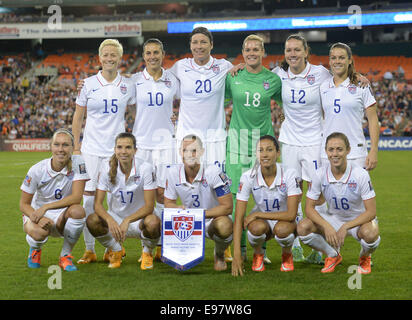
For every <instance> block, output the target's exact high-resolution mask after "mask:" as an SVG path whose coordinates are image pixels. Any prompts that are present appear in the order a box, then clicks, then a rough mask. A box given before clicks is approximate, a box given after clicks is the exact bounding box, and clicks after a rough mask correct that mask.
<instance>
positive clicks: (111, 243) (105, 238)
mask: <svg viewBox="0 0 412 320" xmlns="http://www.w3.org/2000/svg"><path fill="white" fill-rule="evenodd" d="M96 239H97V241H99V242H100V244H101V245H102V246H103V247H105V248H109V249H111V250H112V251H121V250H122V245H121V244H120V243H119V242H117V241H116V240H115V239H114V238H113V236H112V234H111V233H110V232H108V233H106V234H104V235H102V236H99V237H96Z"/></svg>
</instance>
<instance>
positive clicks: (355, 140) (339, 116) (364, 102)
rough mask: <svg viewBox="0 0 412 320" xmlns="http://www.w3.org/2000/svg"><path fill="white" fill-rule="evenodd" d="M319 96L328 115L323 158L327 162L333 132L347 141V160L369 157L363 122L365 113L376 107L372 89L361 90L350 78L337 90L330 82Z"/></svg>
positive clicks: (323, 141)
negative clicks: (328, 143) (329, 140)
mask: <svg viewBox="0 0 412 320" xmlns="http://www.w3.org/2000/svg"><path fill="white" fill-rule="evenodd" d="M320 94H321V98H322V108H323V112H324V115H325V120H324V124H323V139H322V150H323V151H322V158H327V156H326V153H325V142H326V138H327V137H328V136H329V135H330V134H331V133H333V132H342V133H344V134H345V135H346V136H347V137H348V139H349V143H350V148H351V150H350V153H349V154H348V156H347V157H348V159H356V158H361V157H366V156H367V155H368V150H367V147H366V141H365V136H364V134H363V128H362V121H363V118H364V111H365V110H366V109H367V108H369V107H370V106H372V105H374V104H375V103H376V100H375V98H374V97H373V95H372V93H371V89H370V87H369V86H368V87H366V88H360V87H358V86H356V85H354V84H351V83H350V81H349V78H347V79H346V80H345V81H343V82H342V83H341V84H340V85H339V86H338V87H336V86H335V84H334V82H333V78H331V79H329V80H327V81H325V82H324V83H322V84H321V86H320Z"/></svg>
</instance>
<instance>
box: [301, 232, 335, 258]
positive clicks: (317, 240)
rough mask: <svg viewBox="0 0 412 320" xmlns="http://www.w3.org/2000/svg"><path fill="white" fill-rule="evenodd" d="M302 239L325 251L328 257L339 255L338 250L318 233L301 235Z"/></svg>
mask: <svg viewBox="0 0 412 320" xmlns="http://www.w3.org/2000/svg"><path fill="white" fill-rule="evenodd" d="M300 240H302V242H303V243H304V244H306V245H307V246H309V247H311V248H312V249H315V250H317V251H322V252H324V253H325V254H326V255H327V256H328V257H336V256H337V255H338V252H337V251H336V250H335V249H334V248H333V247H332V246H331V245H330V244H329V243H328V242H327V241H326V240H325V238H324V237H323V236H321V235H320V234H318V233H309V234H308V235H307V236H300Z"/></svg>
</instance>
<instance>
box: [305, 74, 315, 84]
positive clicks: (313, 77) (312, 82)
mask: <svg viewBox="0 0 412 320" xmlns="http://www.w3.org/2000/svg"><path fill="white" fill-rule="evenodd" d="M307 80H308V83H309V84H310V85H312V84H314V83H315V76H314V75H313V74H310V75H308V77H307Z"/></svg>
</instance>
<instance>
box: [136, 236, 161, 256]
mask: <svg viewBox="0 0 412 320" xmlns="http://www.w3.org/2000/svg"><path fill="white" fill-rule="evenodd" d="M140 237H141V239H142V245H143V252H146V253H152V252H153V249H154V248H156V245H157V243H158V242H159V239H160V237H159V238H156V239H150V238H146V237H145V236H144V235H143V232H142V233H141V234H140Z"/></svg>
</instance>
